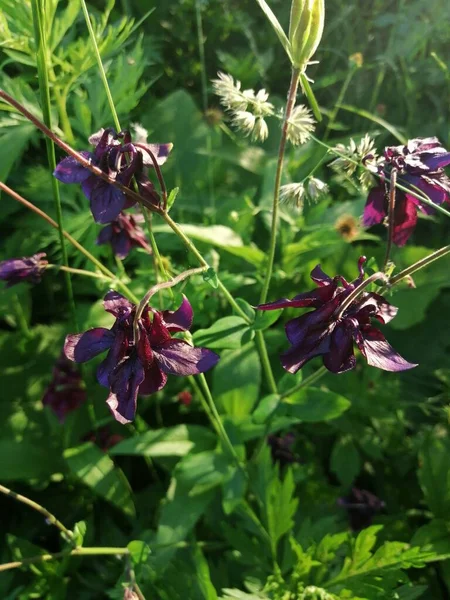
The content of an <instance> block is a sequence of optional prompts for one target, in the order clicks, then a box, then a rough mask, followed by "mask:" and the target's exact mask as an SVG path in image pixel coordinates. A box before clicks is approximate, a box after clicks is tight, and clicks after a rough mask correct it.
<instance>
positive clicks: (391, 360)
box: [354, 326, 417, 372]
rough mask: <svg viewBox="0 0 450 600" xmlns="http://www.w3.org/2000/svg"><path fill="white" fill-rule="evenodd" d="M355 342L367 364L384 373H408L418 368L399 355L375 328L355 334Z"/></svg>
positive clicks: (366, 328)
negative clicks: (409, 370)
mask: <svg viewBox="0 0 450 600" xmlns="http://www.w3.org/2000/svg"><path fill="white" fill-rule="evenodd" d="M354 335H355V341H356V344H357V345H358V348H359V349H360V351H361V353H362V355H363V356H364V357H365V358H366V360H367V363H368V364H369V365H371V366H372V367H378V368H379V369H383V370H384V371H394V372H395V371H406V370H407V369H412V368H413V367H417V364H414V363H410V362H408V361H407V360H405V359H404V358H402V357H401V356H400V354H398V353H397V352H396V351H395V350H394V348H393V347H392V346H391V345H390V344H389V343H388V342H387V341H386V339H385V337H384V335H383V334H382V333H381V331H380V330H379V329H375V327H370V326H368V327H364V328H363V329H360V330H359V331H355V332H354Z"/></svg>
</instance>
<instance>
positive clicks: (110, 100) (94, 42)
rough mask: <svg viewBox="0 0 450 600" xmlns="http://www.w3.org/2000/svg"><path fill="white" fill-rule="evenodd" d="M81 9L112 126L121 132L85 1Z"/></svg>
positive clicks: (82, 1) (82, 0) (83, 0)
mask: <svg viewBox="0 0 450 600" xmlns="http://www.w3.org/2000/svg"><path fill="white" fill-rule="evenodd" d="M81 8H82V10H83V14H84V18H85V21H86V25H87V28H88V31H89V37H90V38H91V42H92V45H93V47H94V53H95V58H96V59H97V65H98V70H99V71H100V77H101V79H102V82H103V86H104V88H105V93H106V97H107V99H108V103H109V107H110V109H111V114H112V117H113V120H114V125H115V126H116V129H117V131H120V130H121V127H120V123H119V117H118V116H117V112H116V107H115V106H114V100H113V97H112V95H111V90H110V89H109V84H108V79H107V78H106V73H105V69H104V67H103V63H102V58H101V56H100V51H99V49H98V45H97V40H96V39H95V33H94V29H93V28H92V23H91V19H90V17H89V12H88V9H87V6H86V2H85V0H81Z"/></svg>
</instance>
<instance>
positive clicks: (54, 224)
mask: <svg viewBox="0 0 450 600" xmlns="http://www.w3.org/2000/svg"><path fill="white" fill-rule="evenodd" d="M0 190H3V191H4V192H6V193H7V194H8V195H9V196H11V198H14V200H17V202H20V203H21V204H23V205H24V206H26V207H27V208H28V209H30V210H32V211H33V212H34V213H36V214H37V215H39V216H40V217H41V218H42V219H44V220H45V221H47V223H48V224H49V225H51V226H52V227H54V228H55V229H59V225H58V223H57V222H56V221H54V220H53V219H52V218H51V217H49V216H48V215H47V214H46V213H45V212H44V211H43V210H41V209H40V208H38V207H37V206H35V205H34V204H32V203H31V202H29V201H28V200H25V198H23V197H22V196H21V195H20V194H18V193H17V192H15V191H14V190H12V189H11V188H10V187H8V186H7V185H6V184H4V183H3V182H2V181H0ZM63 236H64V237H65V238H66V240H67V241H68V242H69V243H70V244H72V246H74V247H75V248H76V249H77V250H79V251H80V252H81V253H82V254H84V256H86V258H88V259H89V260H90V261H91V262H92V263H93V264H94V265H95V266H96V267H98V268H99V269H100V271H102V273H104V274H105V275H106V276H107V277H109V278H110V279H111V280H112V281H114V282H115V283H116V284H117V286H118V287H119V288H120V289H121V290H122V291H123V292H124V293H125V294H126V295H127V296H128V297H129V299H130V300H131V301H132V302H134V303H137V302H138V299H137V297H136V296H135V295H134V294H133V292H132V291H131V290H130V289H129V288H128V287H127V286H126V285H125V284H124V283H122V282H121V281H120V280H119V279H117V277H116V276H115V275H114V273H112V272H111V271H110V270H109V269H107V268H106V267H105V266H104V265H103V264H102V263H101V262H100V261H99V260H98V259H97V258H95V256H93V255H92V254H91V253H90V252H89V251H88V250H86V248H84V246H82V245H81V244H80V243H79V242H77V240H76V239H75V238H73V237H72V236H71V235H70V233H67V231H65V230H63Z"/></svg>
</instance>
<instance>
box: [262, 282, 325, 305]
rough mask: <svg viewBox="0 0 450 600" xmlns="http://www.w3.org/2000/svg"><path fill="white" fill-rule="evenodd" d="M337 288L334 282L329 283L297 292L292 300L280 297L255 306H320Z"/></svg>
mask: <svg viewBox="0 0 450 600" xmlns="http://www.w3.org/2000/svg"><path fill="white" fill-rule="evenodd" d="M336 289H337V284H336V283H335V282H333V283H331V284H330V285H325V286H323V287H319V288H317V289H315V290H311V291H310V292H305V293H303V294H298V295H297V296H295V297H294V298H292V300H288V299H287V298H281V299H280V300H276V301H275V302H268V303H267V304H260V305H259V306H257V307H256V308H257V309H258V310H277V309H279V308H307V307H309V306H311V307H314V308H317V307H319V306H322V305H323V304H324V303H325V302H328V301H329V300H331V298H332V297H333V294H334V293H335V291H336Z"/></svg>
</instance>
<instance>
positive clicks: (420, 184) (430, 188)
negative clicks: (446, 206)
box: [405, 177, 450, 215]
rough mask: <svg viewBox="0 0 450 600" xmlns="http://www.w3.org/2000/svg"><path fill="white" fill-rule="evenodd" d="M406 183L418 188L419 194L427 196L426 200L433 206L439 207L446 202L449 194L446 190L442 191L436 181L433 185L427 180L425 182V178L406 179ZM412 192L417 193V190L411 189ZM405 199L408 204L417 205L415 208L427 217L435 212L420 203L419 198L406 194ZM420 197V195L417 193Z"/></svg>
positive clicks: (430, 207) (431, 181) (432, 182)
mask: <svg viewBox="0 0 450 600" xmlns="http://www.w3.org/2000/svg"><path fill="white" fill-rule="evenodd" d="M408 182H409V183H411V184H412V185H414V186H415V187H417V188H418V190H420V191H421V192H423V193H424V194H425V196H428V198H429V199H430V200H431V202H433V204H438V205H441V204H443V203H444V202H445V201H446V200H448V199H449V197H450V194H449V192H448V191H447V190H445V189H443V188H442V187H441V186H440V185H439V183H438V180H436V182H435V183H434V180H431V179H428V180H426V179H425V177H414V178H412V177H410V178H408ZM412 189H413V191H418V190H414V188H412ZM405 195H406V199H407V200H408V201H409V202H413V203H414V204H416V205H417V207H418V208H419V209H420V210H421V211H422V212H423V213H425V214H427V215H432V214H434V212H435V210H434V208H433V207H432V206H429V205H428V204H425V203H422V202H421V201H420V200H419V198H416V196H413V195H412V194H408V193H406V194H405ZM419 195H420V193H419Z"/></svg>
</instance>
